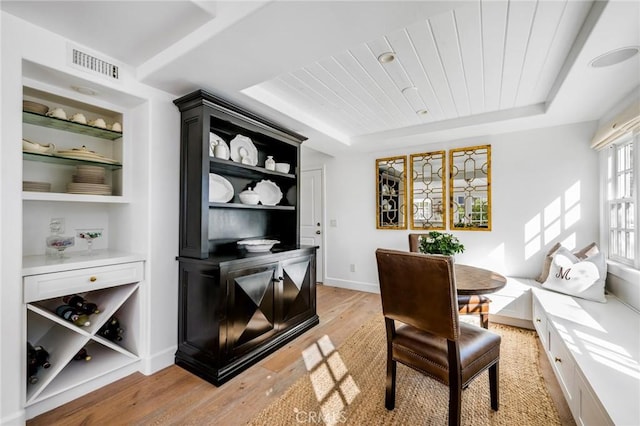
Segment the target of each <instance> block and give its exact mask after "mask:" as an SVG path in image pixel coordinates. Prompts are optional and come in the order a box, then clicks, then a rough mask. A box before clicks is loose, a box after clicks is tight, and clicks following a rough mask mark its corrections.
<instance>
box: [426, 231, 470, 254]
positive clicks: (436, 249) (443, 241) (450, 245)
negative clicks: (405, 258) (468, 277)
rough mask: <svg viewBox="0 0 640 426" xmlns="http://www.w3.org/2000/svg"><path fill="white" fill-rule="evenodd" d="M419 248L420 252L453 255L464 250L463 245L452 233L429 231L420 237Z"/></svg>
mask: <svg viewBox="0 0 640 426" xmlns="http://www.w3.org/2000/svg"><path fill="white" fill-rule="evenodd" d="M419 249H420V253H429V254H444V255H446V256H453V255H454V254H456V253H462V252H464V245H462V244H461V243H460V241H459V240H458V238H457V237H455V236H454V235H453V234H449V233H447V232H438V231H431V232H429V234H427V235H426V236H423V237H421V238H420V244H419Z"/></svg>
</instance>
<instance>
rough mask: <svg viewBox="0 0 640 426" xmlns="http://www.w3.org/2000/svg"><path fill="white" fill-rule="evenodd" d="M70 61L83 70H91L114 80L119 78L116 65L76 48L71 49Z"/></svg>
mask: <svg viewBox="0 0 640 426" xmlns="http://www.w3.org/2000/svg"><path fill="white" fill-rule="evenodd" d="M71 62H72V63H73V64H74V65H76V66H78V67H80V68H83V69H84V70H88V71H92V72H94V73H97V74H100V75H103V76H106V77H109V78H113V79H115V80H117V79H118V78H119V76H118V66H117V65H113V64H110V63H109V62H106V61H103V60H102V59H99V58H96V57H95V56H92V55H89V54H88V53H84V52H82V51H80V50H78V49H71Z"/></svg>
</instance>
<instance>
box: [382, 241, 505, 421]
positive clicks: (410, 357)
mask: <svg viewBox="0 0 640 426" xmlns="http://www.w3.org/2000/svg"><path fill="white" fill-rule="evenodd" d="M376 259H377V263H378V277H379V279H380V295H381V298H382V312H383V314H384V321H385V326H386V330H387V380H386V394H385V407H386V408H387V409H388V410H393V409H394V407H395V394H396V364H397V363H398V362H400V363H402V364H404V365H406V366H408V367H411V368H412V369H414V370H417V371H419V372H421V373H423V374H425V375H427V376H429V377H431V378H433V379H435V380H438V381H440V382H442V383H444V384H446V385H449V425H459V424H460V417H461V412H462V390H463V389H465V388H466V387H467V386H468V385H469V384H470V383H471V381H472V380H473V379H474V378H476V377H477V376H478V375H479V374H480V373H482V372H483V371H485V370H486V369H488V370H489V391H490V396H491V398H490V399H491V408H492V409H493V410H496V411H497V410H498V361H499V359H500V340H501V339H500V336H499V335H497V334H495V333H493V332H491V331H489V330H485V329H483V328H480V327H478V326H476V325H473V324H467V323H465V322H460V321H459V317H458V302H457V298H456V282H455V275H454V271H453V259H452V258H451V257H450V256H434V255H428V254H420V253H409V252H403V251H396V250H386V249H378V250H376ZM396 321H398V322H400V323H402V324H398V327H397V328H396Z"/></svg>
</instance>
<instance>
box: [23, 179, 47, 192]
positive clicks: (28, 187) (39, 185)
mask: <svg viewBox="0 0 640 426" xmlns="http://www.w3.org/2000/svg"><path fill="white" fill-rule="evenodd" d="M22 190H23V191H32V192H50V191H51V184H50V183H49V182H30V181H26V180H23V181H22Z"/></svg>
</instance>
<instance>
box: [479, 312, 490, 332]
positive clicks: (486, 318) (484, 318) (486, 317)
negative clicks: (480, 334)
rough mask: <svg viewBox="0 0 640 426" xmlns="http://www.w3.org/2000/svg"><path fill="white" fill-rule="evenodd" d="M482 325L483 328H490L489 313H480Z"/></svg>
mask: <svg viewBox="0 0 640 426" xmlns="http://www.w3.org/2000/svg"><path fill="white" fill-rule="evenodd" d="M480 325H481V326H482V328H485V329H487V330H488V329H489V314H480Z"/></svg>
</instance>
